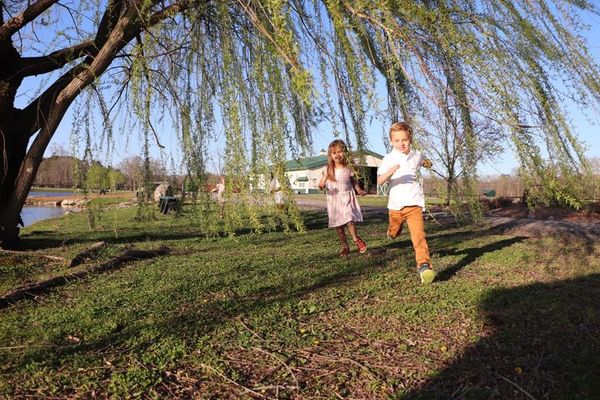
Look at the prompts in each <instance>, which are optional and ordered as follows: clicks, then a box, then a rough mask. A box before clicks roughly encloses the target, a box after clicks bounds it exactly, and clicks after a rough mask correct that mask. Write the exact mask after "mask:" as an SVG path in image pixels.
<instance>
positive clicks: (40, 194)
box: [27, 190, 74, 197]
mask: <svg viewBox="0 0 600 400" xmlns="http://www.w3.org/2000/svg"><path fill="white" fill-rule="evenodd" d="M72 194H74V193H73V192H44V191H39V192H38V191H37V190H36V191H34V190H32V191H31V192H29V195H27V197H63V196H71V195H72Z"/></svg>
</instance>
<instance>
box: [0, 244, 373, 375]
mask: <svg viewBox="0 0 600 400" xmlns="http://www.w3.org/2000/svg"><path fill="white" fill-rule="evenodd" d="M357 258H359V260H361V261H360V262H358V263H357V262H352V261H350V260H349V259H341V260H340V262H339V263H334V264H332V266H331V267H330V268H326V269H317V268H309V267H307V266H310V265H320V263H321V262H322V258H320V257H317V256H313V257H308V258H298V259H297V261H296V262H295V263H290V265H286V266H285V267H284V269H282V270H281V271H278V272H276V273H274V272H273V271H272V270H271V269H272V265H263V266H261V267H256V266H254V267H253V266H252V265H240V266H237V267H233V268H229V269H228V270H227V271H220V272H218V273H216V274H210V275H206V276H204V277H203V278H199V279H197V280H194V279H188V280H185V281H182V282H179V283H178V284H177V285H176V286H173V287H170V288H169V289H168V290H166V291H160V290H159V289H158V288H157V289H154V290H155V293H154V296H148V294H147V293H143V292H140V295H139V296H135V297H132V298H127V297H123V296H125V295H120V294H115V296H116V297H121V298H122V299H121V300H119V299H113V298H112V297H110V298H104V299H103V300H104V301H105V303H104V302H102V301H101V298H98V299H97V301H100V303H98V304H96V305H95V306H94V308H97V311H96V312H97V313H98V315H97V316H96V318H95V320H96V322H95V323H94V324H98V325H100V326H104V325H106V324H107V323H108V322H110V323H109V324H108V325H111V326H112V329H110V330H107V331H105V332H104V333H103V334H101V335H97V336H98V337H97V338H95V339H88V340H85V339H84V340H83V341H82V343H81V344H77V345H72V344H70V343H68V342H65V339H64V337H65V336H66V333H65V332H62V333H61V329H60V327H57V328H58V330H57V332H58V333H57V334H56V336H55V337H54V338H53V339H49V341H50V342H51V343H50V344H49V345H48V346H47V347H40V348H37V349H36V348H32V349H29V350H28V351H27V352H26V353H25V354H23V355H22V356H20V357H19V358H18V361H17V360H15V363H14V364H13V366H12V368H11V369H14V370H15V371H19V370H21V369H22V368H25V367H26V366H27V365H29V364H31V363H40V362H43V363H46V362H49V363H51V364H53V365H62V363H65V362H68V360H69V358H70V357H80V356H86V357H91V358H94V357H95V355H96V354H97V353H98V352H105V351H106V350H107V349H112V350H111V352H112V353H113V355H114V356H115V357H117V356H118V355H119V354H120V353H123V352H125V353H129V354H131V356H132V357H140V359H141V357H143V355H145V354H150V355H148V357H151V354H152V352H153V351H154V350H153V348H154V346H155V345H156V343H157V342H158V343H160V342H161V341H166V342H169V341H170V340H171V339H174V340H181V341H184V342H185V343H187V345H190V346H194V344H195V343H197V340H198V339H199V338H205V337H209V336H210V335H211V334H212V333H213V332H214V331H215V330H217V329H218V328H219V327H221V326H222V325H224V324H228V323H229V324H231V323H232V322H231V321H232V320H235V319H237V318H242V317H246V316H257V315H261V316H264V315H268V314H269V313H270V314H271V318H275V319H278V318H280V317H281V315H280V312H281V311H280V310H281V309H283V310H286V311H285V312H286V313H291V315H287V317H286V318H288V319H291V320H293V319H294V318H296V316H295V311H293V310H294V306H293V304H297V303H298V302H299V301H300V300H301V299H302V298H303V297H304V296H305V295H307V294H309V293H312V292H315V291H318V290H321V289H325V288H329V287H335V286H343V285H347V282H348V281H352V280H358V279H361V278H362V277H363V276H364V275H366V274H369V273H371V272H373V271H374V270H376V269H379V268H380V263H379V262H377V260H375V259H373V258H370V257H368V256H366V255H361V256H357ZM355 260H356V259H355ZM274 275H275V276H274ZM261 276H265V277H266V276H269V277H270V279H271V280H272V281H273V283H271V284H269V283H268V280H267V279H266V278H265V282H261V281H260V279H259V280H258V282H255V283H254V284H255V285H256V287H255V288H252V289H250V290H248V291H246V292H244V290H245V289H247V286H244V284H240V283H239V282H243V281H244V280H248V281H250V280H252V279H253V277H261ZM211 279H212V281H210V280H211ZM123 299H127V300H126V302H127V303H129V304H133V303H135V307H134V308H135V309H136V310H138V311H137V313H138V314H139V315H137V316H135V317H131V316H129V315H128V316H127V317H125V318H119V317H118V314H119V313H118V310H119V307H120V305H121V304H122V302H123ZM112 303H114V304H112ZM74 306H75V307H77V305H74ZM34 307H44V303H42V304H40V305H39V306H38V305H36V306H34ZM115 320H117V321H118V322H116V323H113V322H114V321H115ZM138 321H147V322H138ZM233 324H234V326H235V327H236V329H237V328H240V329H243V325H242V324H236V323H235V322H233ZM94 326H95V325H94ZM80 329H82V331H81V335H82V336H83V337H84V338H85V335H86V330H87V329H93V327H92V326H89V327H88V328H80ZM132 345H133V347H134V348H135V350H131V349H130V346H132ZM117 349H121V350H117ZM2 358H5V357H2Z"/></svg>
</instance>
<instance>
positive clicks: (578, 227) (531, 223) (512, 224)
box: [487, 203, 600, 243]
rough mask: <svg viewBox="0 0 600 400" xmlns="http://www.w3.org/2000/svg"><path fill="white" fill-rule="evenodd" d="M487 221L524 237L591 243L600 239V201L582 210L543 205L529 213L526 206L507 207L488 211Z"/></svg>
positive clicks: (500, 229) (497, 227)
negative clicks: (558, 238)
mask: <svg viewBox="0 0 600 400" xmlns="http://www.w3.org/2000/svg"><path fill="white" fill-rule="evenodd" d="M487 218H488V221H489V222H490V223H491V224H492V226H493V227H494V229H496V230H497V231H499V232H501V233H507V234H514V235H523V236H533V237H541V236H560V237H561V238H565V239H583V240H584V241H586V242H589V243H594V242H597V241H599V240H600V204H598V203H594V204H592V205H590V206H589V207H588V208H586V209H584V210H578V211H576V210H564V209H560V208H553V207H545V208H538V209H536V210H534V211H533V212H530V211H529V210H528V209H527V208H526V207H517V206H514V207H506V208H499V209H495V210H491V211H489V212H488V213H487Z"/></svg>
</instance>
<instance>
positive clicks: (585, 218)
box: [488, 203, 600, 224]
mask: <svg viewBox="0 0 600 400" xmlns="http://www.w3.org/2000/svg"><path fill="white" fill-rule="evenodd" d="M488 215H489V216H492V217H508V218H527V219H533V220H549V221H568V222H581V223H590V224H591V223H595V224H598V223H600V203H593V204H591V205H589V206H588V207H587V208H585V209H582V210H565V209H562V208H556V207H540V208H536V209H535V210H533V212H530V211H529V209H528V208H527V207H524V206H513V207H505V208H497V209H495V210H490V211H489V212H488Z"/></svg>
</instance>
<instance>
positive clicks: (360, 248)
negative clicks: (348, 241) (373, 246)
mask: <svg viewBox="0 0 600 400" xmlns="http://www.w3.org/2000/svg"><path fill="white" fill-rule="evenodd" d="M354 243H355V244H356V247H358V252H359V253H364V252H365V251H367V244H366V243H365V241H364V240H362V238H361V237H360V236H357V237H356V240H355V241H354Z"/></svg>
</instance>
